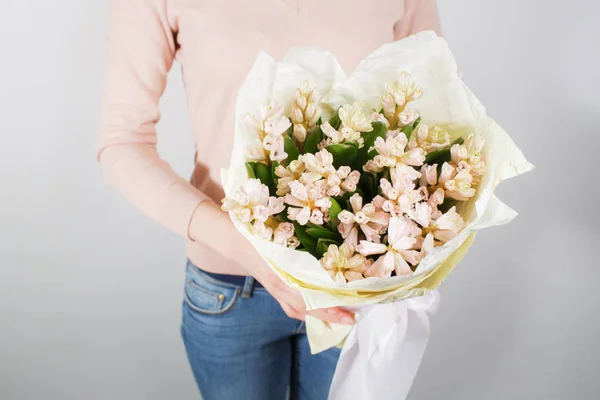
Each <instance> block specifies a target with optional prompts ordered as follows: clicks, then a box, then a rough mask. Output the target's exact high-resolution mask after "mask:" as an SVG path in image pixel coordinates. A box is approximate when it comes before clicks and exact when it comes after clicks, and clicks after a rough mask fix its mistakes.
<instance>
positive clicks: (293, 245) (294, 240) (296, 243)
mask: <svg viewBox="0 0 600 400" xmlns="http://www.w3.org/2000/svg"><path fill="white" fill-rule="evenodd" d="M298 246H300V239H298V238H297V237H296V236H292V237H291V238H289V239H288V240H287V247H289V248H290V249H295V248H296V247H298Z"/></svg>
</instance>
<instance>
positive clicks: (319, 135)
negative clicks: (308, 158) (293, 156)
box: [302, 126, 323, 154]
mask: <svg viewBox="0 0 600 400" xmlns="http://www.w3.org/2000/svg"><path fill="white" fill-rule="evenodd" d="M322 140H323V131H322V130H321V127H320V126H318V127H316V128H315V129H314V130H313V131H312V132H311V133H310V134H309V135H308V137H307V138H306V141H305V142H304V149H302V154H308V153H310V154H315V153H316V152H317V151H319V149H318V145H319V143H321V141H322Z"/></svg>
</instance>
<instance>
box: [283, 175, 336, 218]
mask: <svg viewBox="0 0 600 400" xmlns="http://www.w3.org/2000/svg"><path fill="white" fill-rule="evenodd" d="M289 187H290V189H291V191H290V193H287V194H286V195H285V203H287V204H289V205H290V206H292V207H289V208H288V216H289V218H290V219H291V220H292V221H297V222H298V223H299V224H300V225H306V224H307V223H308V221H320V222H321V224H322V223H323V213H324V212H326V211H327V209H329V208H330V207H331V200H329V197H327V193H326V192H325V191H324V190H323V189H322V188H319V187H318V186H315V185H313V184H307V185H305V184H303V183H301V182H299V181H292V182H290V183H289ZM313 223H317V222H313Z"/></svg>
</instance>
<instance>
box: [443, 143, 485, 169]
mask: <svg viewBox="0 0 600 400" xmlns="http://www.w3.org/2000/svg"><path fill="white" fill-rule="evenodd" d="M484 143H485V139H484V138H483V136H481V135H476V134H474V133H471V134H470V135H469V136H467V139H465V143H464V144H462V145H461V144H455V145H453V146H452V147H451V149H450V153H451V155H452V163H454V164H456V165H459V164H460V163H461V162H463V165H464V166H465V167H467V166H468V168H465V167H463V169H469V170H470V171H471V174H472V175H474V176H475V177H480V176H482V175H483V174H484V173H485V162H484V160H483V157H482V154H481V152H482V150H483V145H484Z"/></svg>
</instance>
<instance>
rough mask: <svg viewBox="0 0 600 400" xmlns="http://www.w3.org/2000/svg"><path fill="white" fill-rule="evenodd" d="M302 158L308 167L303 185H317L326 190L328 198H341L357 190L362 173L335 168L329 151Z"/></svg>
mask: <svg viewBox="0 0 600 400" xmlns="http://www.w3.org/2000/svg"><path fill="white" fill-rule="evenodd" d="M301 158H302V162H303V163H304V165H305V167H306V172H304V173H303V174H302V175H301V179H300V181H301V182H302V183H316V184H317V185H318V186H320V187H322V188H324V189H325V190H326V192H327V195H328V196H339V195H341V194H343V193H344V192H347V191H350V192H353V191H355V190H356V185H357V184H358V181H359V179H360V173H359V172H358V171H351V169H350V167H348V166H341V167H340V168H338V169H336V168H335V167H334V166H333V155H332V154H331V153H329V152H328V151H327V150H325V149H323V150H320V151H319V152H317V154H310V153H309V154H304V155H303V156H302V157H301Z"/></svg>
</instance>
